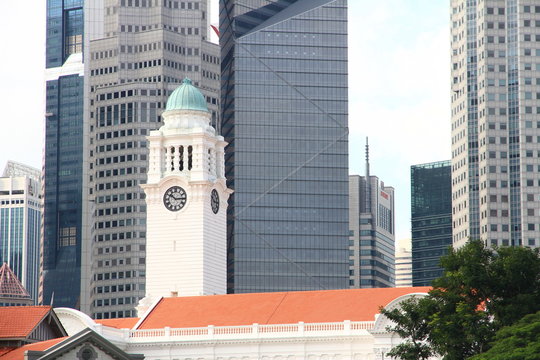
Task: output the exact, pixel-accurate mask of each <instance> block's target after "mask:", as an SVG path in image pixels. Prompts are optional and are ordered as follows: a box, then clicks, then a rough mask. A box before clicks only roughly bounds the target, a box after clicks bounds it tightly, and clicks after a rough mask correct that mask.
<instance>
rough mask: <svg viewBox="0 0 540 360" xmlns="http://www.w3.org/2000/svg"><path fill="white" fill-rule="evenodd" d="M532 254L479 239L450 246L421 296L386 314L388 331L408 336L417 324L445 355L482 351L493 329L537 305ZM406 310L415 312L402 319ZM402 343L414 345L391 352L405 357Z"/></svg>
mask: <svg viewBox="0 0 540 360" xmlns="http://www.w3.org/2000/svg"><path fill="white" fill-rule="evenodd" d="M538 255H539V253H538V250H531V249H528V248H521V247H503V248H486V247H484V245H483V243H482V242H480V241H470V242H469V243H468V244H467V245H465V246H464V247H462V248H460V249H458V250H454V249H450V250H449V253H448V255H447V256H445V257H443V258H442V259H441V265H442V267H443V268H444V274H443V276H442V277H440V278H439V279H437V280H435V281H434V283H433V289H432V290H431V291H430V292H429V295H428V296H427V297H425V298H424V299H425V300H422V301H418V302H416V304H412V303H411V304H410V307H409V308H407V309H404V308H402V310H397V311H398V312H401V313H400V314H397V313H396V314H392V316H393V319H392V320H394V321H395V323H396V327H395V328H394V331H396V332H398V331H397V330H398V329H400V330H401V333H400V336H402V337H403V338H405V339H412V337H413V336H415V332H414V331H416V329H419V328H421V329H423V331H425V332H426V334H427V335H426V341H427V343H428V345H429V347H430V349H431V350H432V351H434V352H435V353H438V354H442V355H443V358H444V359H445V360H462V359H467V358H470V357H471V356H474V355H476V354H480V353H483V352H485V351H487V350H488V349H489V348H490V346H491V344H490V343H491V341H492V340H493V338H494V336H495V333H496V332H497V330H499V329H500V328H501V327H503V326H508V325H512V324H514V323H516V322H517V321H518V320H519V319H521V318H522V317H523V316H524V315H526V314H530V313H535V312H537V311H539V310H540V258H539V256H538ZM407 313H409V314H418V317H416V318H414V319H406V317H407V316H408V315H407ZM410 321H415V322H416V324H414V325H413V324H410V323H409V322H410ZM398 333H399V332H398ZM420 343H421V342H420ZM405 344H407V342H405ZM409 345H414V343H412V344H411V343H409ZM407 349H408V350H410V349H414V346H408V347H407V345H405V346H404V347H401V348H397V349H396V351H395V355H396V356H397V357H398V358H401V359H409V358H410V357H406V356H408V353H407V352H406V351H405V350H407ZM417 350H418V349H417Z"/></svg>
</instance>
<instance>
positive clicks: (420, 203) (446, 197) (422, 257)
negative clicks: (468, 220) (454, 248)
mask: <svg viewBox="0 0 540 360" xmlns="http://www.w3.org/2000/svg"><path fill="white" fill-rule="evenodd" d="M411 215H412V218H411V222H412V261H413V286H429V285H431V282H432V281H433V280H434V279H436V278H438V277H440V276H441V275H442V269H441V267H440V265H439V261H440V258H441V256H443V255H445V254H446V253H447V252H448V248H449V247H450V246H451V245H452V184H451V166H450V161H440V162H435V163H429V164H422V165H413V166H411Z"/></svg>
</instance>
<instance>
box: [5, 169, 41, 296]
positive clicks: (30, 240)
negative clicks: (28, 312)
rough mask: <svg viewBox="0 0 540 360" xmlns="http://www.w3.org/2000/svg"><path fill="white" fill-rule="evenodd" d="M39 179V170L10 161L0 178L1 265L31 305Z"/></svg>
mask: <svg viewBox="0 0 540 360" xmlns="http://www.w3.org/2000/svg"><path fill="white" fill-rule="evenodd" d="M39 178H40V172H39V170H37V169H34V168H31V167H29V166H26V165H22V164H19V163H16V162H12V161H9V162H8V163H7V165H6V168H5V170H4V173H3V174H2V176H1V177H0V264H4V263H7V264H9V268H11V270H13V273H15V275H16V276H17V278H18V279H19V280H20V281H21V283H22V284H23V285H24V288H25V289H26V290H27V291H28V293H29V295H30V297H31V298H32V301H33V302H34V304H37V300H38V288H39V246H40V225H41V186H40V181H39ZM0 266H2V265H0ZM11 270H9V269H7V270H6V271H11ZM6 274H8V275H9V273H8V272H6ZM7 277H8V278H9V276H7ZM8 282H9V281H8ZM15 282H16V281H15Z"/></svg>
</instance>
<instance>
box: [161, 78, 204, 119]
mask: <svg viewBox="0 0 540 360" xmlns="http://www.w3.org/2000/svg"><path fill="white" fill-rule="evenodd" d="M182 82H183V84H182V85H180V86H179V87H178V88H177V89H176V90H174V91H173V93H172V94H171V96H169V99H168V100H167V106H166V108H165V110H198V111H206V112H208V106H206V99H205V98H204V95H203V94H201V92H200V91H199V89H197V88H196V87H195V86H193V85H192V84H191V80H190V79H188V78H185V79H184V81H182Z"/></svg>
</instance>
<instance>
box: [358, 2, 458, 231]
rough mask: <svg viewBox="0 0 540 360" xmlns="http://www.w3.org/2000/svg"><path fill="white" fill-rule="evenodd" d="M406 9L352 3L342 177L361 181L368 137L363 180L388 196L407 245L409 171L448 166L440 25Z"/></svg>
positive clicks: (445, 58)
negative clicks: (345, 171)
mask: <svg viewBox="0 0 540 360" xmlns="http://www.w3.org/2000/svg"><path fill="white" fill-rule="evenodd" d="M411 3H412V2H410V1H407V2H404V1H400V0H389V1H380V2H377V3H376V4H373V7H372V8H366V7H367V5H365V6H364V7H363V8H362V9H361V10H362V12H361V13H360V12H359V11H358V10H360V9H358V8H357V9H355V8H354V7H355V5H358V4H356V3H355V5H351V10H352V13H351V16H350V29H351V30H350V32H349V34H350V43H349V64H350V66H349V101H350V103H349V127H350V138H349V141H350V171H351V173H360V174H363V173H364V171H365V170H364V142H365V137H366V136H368V137H369V142H370V158H371V159H370V160H371V161H370V165H371V166H370V167H371V174H372V175H377V176H378V177H379V178H380V179H381V180H382V181H384V182H385V184H386V185H388V186H393V187H394V188H395V189H396V229H397V236H396V237H397V239H401V238H409V237H410V166H411V165H415V164H420V163H425V162H432V161H440V160H447V159H449V158H450V97H449V76H450V74H449V66H448V62H449V47H448V44H449V35H448V27H447V24H446V22H445V19H446V18H442V19H441V21H440V23H437V22H434V23H433V21H432V20H429V21H427V20H426V19H425V18H424V17H423V16H424V14H416V13H415V12H414V9H411V6H406V5H410V4H411ZM445 8H446V5H445ZM355 10H356V11H355ZM411 16H413V18H412V19H411V18H410V17H411ZM414 16H417V17H418V18H417V19H415V18H414ZM362 20H365V21H364V22H362ZM426 21H427V23H426ZM412 24H416V27H413V26H412ZM357 25H358V26H357ZM359 29H360V30H361V31H358V30H359ZM363 34H365V35H366V36H363Z"/></svg>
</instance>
